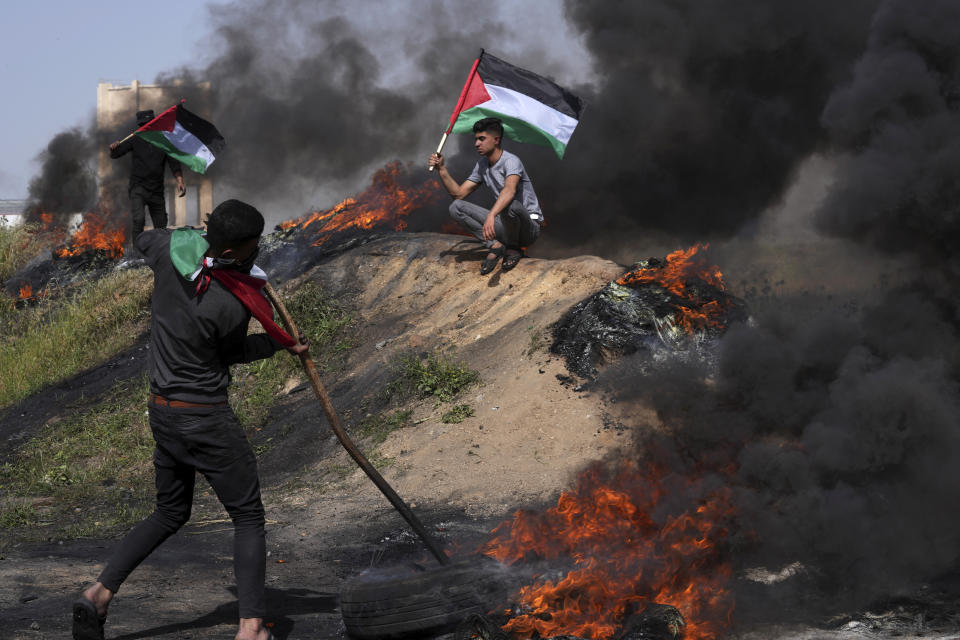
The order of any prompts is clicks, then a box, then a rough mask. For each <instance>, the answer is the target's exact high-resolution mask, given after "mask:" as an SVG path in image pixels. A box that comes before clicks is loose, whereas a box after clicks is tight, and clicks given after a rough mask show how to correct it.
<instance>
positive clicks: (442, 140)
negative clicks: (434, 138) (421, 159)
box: [427, 131, 447, 171]
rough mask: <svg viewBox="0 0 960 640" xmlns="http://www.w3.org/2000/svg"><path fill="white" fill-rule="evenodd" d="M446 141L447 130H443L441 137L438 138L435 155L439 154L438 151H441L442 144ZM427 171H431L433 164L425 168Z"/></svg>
mask: <svg viewBox="0 0 960 640" xmlns="http://www.w3.org/2000/svg"><path fill="white" fill-rule="evenodd" d="M446 142H447V132H446V131H444V132H443V137H442V138H440V144H439V145H437V155H440V152H441V151H443V145H444V144H446ZM427 171H433V165H431V166H430V168H429V169H427Z"/></svg>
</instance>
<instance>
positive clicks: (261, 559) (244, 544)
mask: <svg viewBox="0 0 960 640" xmlns="http://www.w3.org/2000/svg"><path fill="white" fill-rule="evenodd" d="M150 427H151V429H152V430H153V437H154V440H155V441H156V450H155V451H154V458H153V464H154V467H155V470H156V476H157V505H156V509H155V510H154V512H153V513H152V514H150V515H149V516H148V517H147V519H146V520H144V521H143V522H141V523H140V524H138V525H137V526H136V527H134V528H133V530H131V531H130V533H128V534H127V535H126V537H125V538H124V539H123V540H122V541H121V542H120V545H119V546H118V547H117V548H116V550H115V551H114V554H113V557H112V558H111V559H110V562H109V563H107V566H106V567H105V568H104V570H103V572H102V573H101V574H100V578H99V580H100V582H101V583H102V584H103V585H104V586H105V587H107V588H108V589H110V590H111V591H113V592H116V591H117V590H118V589H119V588H120V585H121V584H123V581H124V580H126V578H127V576H129V575H130V573H131V572H132V571H133V570H134V569H136V568H137V566H138V565H139V564H140V563H141V562H142V561H143V560H144V559H145V558H146V557H147V556H149V555H150V553H151V552H153V550H154V549H156V548H157V547H159V546H160V544H161V543H163V541H164V540H166V539H167V538H169V537H170V536H171V535H173V534H174V533H176V532H177V530H178V529H179V528H180V527H181V526H183V524H185V523H186V522H187V520H189V519H190V510H191V507H192V505H193V487H194V481H195V480H196V473H197V472H198V471H199V472H200V473H202V474H203V476H204V477H205V478H206V479H207V481H208V482H209V483H210V486H211V487H213V490H214V491H215V492H216V494H217V497H218V498H219V499H220V502H221V504H223V506H224V507H225V508H226V510H227V513H228V514H229V515H230V518H231V519H232V520H233V528H234V537H233V571H234V576H235V577H236V580H237V596H238V600H239V601H240V617H241V618H262V617H263V616H264V615H265V614H266V595H265V592H264V574H265V571H266V541H265V537H264V512H263V503H262V502H261V500H260V480H259V478H258V476H257V460H256V458H255V457H254V455H253V450H252V449H251V448H250V443H249V442H247V438H246V436H245V435H244V434H243V430H242V429H241V427H240V423H239V422H238V421H237V417H236V416H235V415H234V413H233V410H232V409H230V407H229V406H227V405H223V406H211V407H204V408H196V409H195V408H189V409H178V408H172V407H160V406H156V405H152V404H151V405H150Z"/></svg>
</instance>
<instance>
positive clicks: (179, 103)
mask: <svg viewBox="0 0 960 640" xmlns="http://www.w3.org/2000/svg"><path fill="white" fill-rule="evenodd" d="M186 101H187V99H186V98H180V102H178V103H177V104H175V105H173V107H176V106H178V105H181V104H183V103H184V102H186ZM173 107H170V109H172V108H173ZM170 109H164V110H163V111H161V112H160V116H162V115H163V114H165V113H166V112H167V111H170ZM160 116H154V117H153V119H152V120H150V121H149V122H147V123H146V124H144V125H143V127H145V126H147V125H148V124H150V122H153V121H154V120H156V119H157V118H159V117H160ZM143 127H137V129H136V131H134V132H133V133H131V134H130V135H128V136H127V137H126V138H124V139H123V140H121V141H120V142H118V143H117V146H120V145H121V144H123V143H124V142H126V141H127V140H129V139H130V138H132V137H133V136H135V135H137V132H138V131H140V129H143Z"/></svg>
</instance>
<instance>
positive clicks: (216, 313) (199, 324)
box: [73, 200, 308, 640]
mask: <svg viewBox="0 0 960 640" xmlns="http://www.w3.org/2000/svg"><path fill="white" fill-rule="evenodd" d="M263 225H264V221H263V216H262V215H261V214H260V212H259V211H257V210H256V209H255V208H254V207H252V206H250V205H249V204H246V203H244V202H240V201H239V200H227V201H226V202H223V203H221V204H220V205H219V206H218V207H216V209H214V211H213V213H212V214H211V215H210V220H209V222H208V223H207V234H206V236H205V238H204V237H202V236H201V235H200V232H199V231H198V230H194V229H178V230H175V231H169V230H166V229H159V230H153V231H146V232H144V233H142V234H141V235H140V236H139V237H137V239H136V240H135V245H136V247H137V249H139V250H140V251H141V252H143V255H144V257H145V259H146V261H147V263H148V264H149V265H150V268H151V269H153V274H154V292H153V301H152V310H151V311H152V318H151V327H150V356H149V377H150V400H149V405H148V406H149V413H150V428H151V430H152V431H153V437H154V440H155V441H156V449H155V451H154V459H153V463H154V469H155V472H156V486H157V503H156V509H155V511H154V512H153V513H152V514H151V515H150V516H148V517H147V519H146V520H144V521H143V522H141V523H140V524H138V525H137V526H136V527H135V528H134V529H133V530H131V531H130V533H128V534H127V536H126V537H125V538H124V539H123V540H122V541H121V542H120V544H119V545H118V546H117V548H116V549H115V550H114V553H113V557H112V558H111V559H110V561H109V563H107V566H106V567H105V568H104V570H103V572H102V573H101V574H100V577H99V578H98V579H97V582H96V583H95V584H94V585H93V586H91V587H89V588H88V589H87V590H86V591H84V593H83V596H82V597H81V598H80V599H79V600H77V602H75V603H74V605H73V637H74V639H75V640H102V639H103V623H104V620H105V618H106V614H107V607H108V605H109V604H110V600H111V599H112V598H113V596H114V594H115V593H116V592H117V590H118V589H119V588H120V585H121V584H123V581H124V580H125V579H126V578H127V576H129V575H130V573H131V572H132V571H133V570H134V569H135V568H136V567H137V566H138V565H139V564H140V563H141V562H142V561H143V560H144V559H145V558H146V557H147V556H148V555H150V553H151V552H152V551H153V550H154V549H156V548H157V547H158V546H160V544H161V543H162V542H163V541H164V540H166V539H167V538H168V537H170V536H171V535H173V534H174V533H175V532H176V531H177V530H178V529H179V528H180V527H181V526H182V525H183V524H184V523H186V522H187V520H189V518H190V510H191V506H192V501H193V489H194V481H195V479H196V472H197V471H199V472H200V473H202V474H203V475H204V477H205V478H206V479H207V481H208V482H209V483H210V486H211V487H212V488H213V490H214V491H215V492H216V494H217V498H219V500H220V502H221V504H223V506H224V508H226V510H227V512H228V513H229V514H230V518H231V519H232V520H233V527H234V546H233V569H234V575H235V577H236V581H237V596H238V600H239V606H240V627H239V630H238V632H237V635H236V637H237V639H238V640H268V639H269V638H271V634H270V632H269V630H267V629H266V628H265V627H264V626H263V617H264V615H265V613H266V610H265V608H266V602H265V599H266V597H265V592H264V572H265V567H266V546H265V540H264V510H263V503H262V502H261V500H260V482H259V478H258V474H257V461H256V458H255V457H254V454H253V450H252V449H251V447H250V443H249V442H247V439H246V437H245V436H244V433H243V430H242V428H241V427H240V423H239V422H238V421H237V417H236V416H235V415H234V413H233V410H232V409H231V408H230V405H229V404H228V403H227V387H228V385H229V384H230V371H229V367H230V365H231V364H234V363H238V362H252V361H254V360H259V359H261V358H269V357H270V356H272V355H273V354H274V353H275V352H276V351H278V350H280V349H282V348H284V347H283V346H282V345H281V344H280V343H279V342H278V341H277V340H276V339H274V338H273V337H271V336H269V335H267V334H254V335H249V336H248V335H247V324H248V322H249V321H250V315H251V313H250V311H249V310H248V309H247V307H245V306H244V304H243V303H241V302H240V299H238V298H237V297H235V295H234V293H232V292H231V291H232V290H233V289H236V284H235V282H234V283H233V284H230V280H231V279H233V280H234V281H235V280H236V279H241V280H243V278H244V276H240V275H235V276H233V275H231V272H232V273H238V272H239V273H242V274H250V272H251V269H253V274H252V275H253V276H257V277H263V272H262V271H260V270H259V267H254V264H253V261H254V259H255V258H256V256H257V253H258V243H259V241H260V234H261V233H262V232H263ZM204 240H205V241H204ZM171 243H172V244H173V251H171ZM208 243H209V244H208ZM187 255H189V257H184V256H187ZM194 265H195V267H194ZM217 270H223V271H222V272H220V273H217ZM191 271H192V273H191ZM211 276H213V277H211ZM248 277H249V276H248ZM246 286H248V287H250V285H246ZM204 287H205V288H204ZM228 287H232V288H233V289H228ZM247 291H253V292H254V293H255V295H260V292H259V289H257V288H252V287H251V288H250V289H248V290H247ZM270 313H271V320H270V321H269V322H270V323H271V324H272V308H271V309H270ZM265 326H266V325H265ZM274 326H275V325H274ZM269 330H270V329H268V331H269ZM283 338H285V339H288V340H289V343H290V344H291V345H292V346H290V347H287V351H289V352H290V353H291V354H299V353H302V352H304V351H306V350H307V349H308V346H307V345H306V344H305V341H304V339H303V337H302V336H300V342H299V343H297V342H296V341H295V340H293V339H292V338H290V337H289V336H286V335H285V334H284V335H283Z"/></svg>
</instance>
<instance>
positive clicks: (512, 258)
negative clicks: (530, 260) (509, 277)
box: [500, 251, 523, 271]
mask: <svg viewBox="0 0 960 640" xmlns="http://www.w3.org/2000/svg"><path fill="white" fill-rule="evenodd" d="M522 257H523V252H522V251H520V252H518V253H508V254H507V257H505V258H504V259H503V266H501V267H500V270H501V271H510V269H513V268H514V267H515V266H517V263H519V262H520V259H521V258H522Z"/></svg>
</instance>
